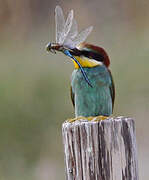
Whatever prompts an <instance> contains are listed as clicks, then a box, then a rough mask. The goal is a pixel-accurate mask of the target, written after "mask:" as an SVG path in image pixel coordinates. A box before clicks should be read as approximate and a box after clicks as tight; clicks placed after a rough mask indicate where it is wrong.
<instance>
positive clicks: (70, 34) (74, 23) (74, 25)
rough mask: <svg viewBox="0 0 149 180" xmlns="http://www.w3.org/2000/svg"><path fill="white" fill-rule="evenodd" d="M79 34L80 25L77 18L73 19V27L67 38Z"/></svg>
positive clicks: (72, 37)
mask: <svg viewBox="0 0 149 180" xmlns="http://www.w3.org/2000/svg"><path fill="white" fill-rule="evenodd" d="M77 35H78V25H77V22H76V20H75V19H73V21H72V26H71V29H70V31H69V33H68V35H67V37H66V39H74V38H75V37H76V36H77Z"/></svg>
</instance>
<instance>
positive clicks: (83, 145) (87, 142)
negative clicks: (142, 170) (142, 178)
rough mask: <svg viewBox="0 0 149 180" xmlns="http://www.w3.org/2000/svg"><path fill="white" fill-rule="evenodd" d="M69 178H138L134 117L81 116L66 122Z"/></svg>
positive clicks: (65, 147)
mask: <svg viewBox="0 0 149 180" xmlns="http://www.w3.org/2000/svg"><path fill="white" fill-rule="evenodd" d="M62 133H63V143H64V152H65V165H66V167H65V169H66V179H67V180H138V165H137V148H136V137H135V128H134V120H133V119H132V118H127V117H117V118H111V117H110V118H108V119H106V120H103V121H96V118H94V121H88V120H86V119H82V120H78V121H75V122H73V123H69V122H65V123H63V125H62Z"/></svg>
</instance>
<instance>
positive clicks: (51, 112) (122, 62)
mask: <svg viewBox="0 0 149 180" xmlns="http://www.w3.org/2000/svg"><path fill="white" fill-rule="evenodd" d="M57 4H59V5H61V6H62V8H63V9H64V12H68V10H70V9H74V11H75V17H76V19H77V21H78V24H79V27H80V29H82V28H85V27H88V26H90V25H93V26H94V30H93V33H92V34H91V35H90V37H89V38H88V42H90V43H93V44H96V45H100V46H102V47H104V48H105V49H106V50H107V52H108V54H109V56H110V58H111V67H110V68H111V71H112V74H113V77H114V80H115V85H116V102H115V111H114V114H115V115H116V116H117V115H124V116H131V117H134V118H135V120H136V130H137V141H138V157H139V168H140V179H143V180H148V161H149V153H148V152H149V141H148V136H149V131H148V127H149V121H148V116H149V83H148V81H149V80H148V75H149V60H148V59H149V36H148V34H149V23H148V21H149V11H148V9H149V2H148V1H146V0H142V1H135V0H131V1H129V0H125V1H119V0H107V1H101V0H95V1H88V0H87V1H84V0H80V1H79V0H76V1H71V0H70V1H61V2H59V1H49V0H42V1H41V0H36V1H35V0H13V1H12V0H0V179H2V180H13V179H14V180H20V179H21V180H23V179H24V180H26V179H28V180H34V179H36V180H42V179H44V180H48V179H51V180H58V179H61V180H62V179H64V162H63V146H62V137H61V124H62V122H63V121H64V120H65V119H67V118H70V117H73V116H74V115H73V108H72V105H71V101H70V96H69V82H70V74H71V72H72V70H73V65H72V62H71V60H70V59H69V58H67V57H65V56H64V55H62V54H59V53H58V54H57V55H53V54H47V53H46V51H45V45H46V43H48V42H49V41H54V39H55V34H54V31H55V27H54V26H55V25H54V9H55V6H56V5H57Z"/></svg>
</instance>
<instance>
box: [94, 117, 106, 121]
mask: <svg viewBox="0 0 149 180" xmlns="http://www.w3.org/2000/svg"><path fill="white" fill-rule="evenodd" d="M107 118H109V116H96V117H94V119H93V121H95V122H99V121H103V120H105V119H107Z"/></svg>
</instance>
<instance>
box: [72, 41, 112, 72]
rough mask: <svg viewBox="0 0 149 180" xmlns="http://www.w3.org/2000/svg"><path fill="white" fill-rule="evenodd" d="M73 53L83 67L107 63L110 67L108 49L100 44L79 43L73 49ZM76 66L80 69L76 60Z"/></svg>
mask: <svg viewBox="0 0 149 180" xmlns="http://www.w3.org/2000/svg"><path fill="white" fill-rule="evenodd" d="M70 52H71V54H72V56H74V57H75V58H76V59H77V60H78V61H79V63H80V64H81V66H82V67H88V68H91V67H95V66H99V65H105V66H106V67H109V65H110V60H109V57H108V55H107V53H106V51H105V50H104V49H103V48H101V47H98V46H94V45H91V44H87V43H81V44H79V45H78V46H77V47H76V48H75V49H71V51H70ZM74 65H75V68H76V69H78V68H79V66H78V64H77V63H76V62H75V61H74Z"/></svg>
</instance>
